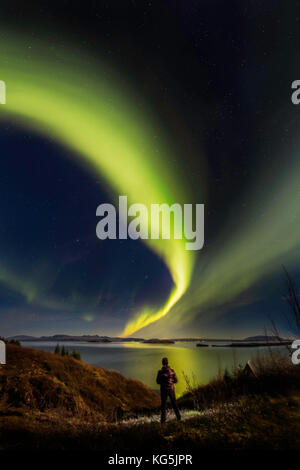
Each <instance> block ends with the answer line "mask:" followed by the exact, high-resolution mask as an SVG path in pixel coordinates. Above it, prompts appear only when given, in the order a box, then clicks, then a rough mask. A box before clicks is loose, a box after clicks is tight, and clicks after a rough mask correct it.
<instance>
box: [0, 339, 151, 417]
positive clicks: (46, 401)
mask: <svg viewBox="0 0 300 470" xmlns="http://www.w3.org/2000/svg"><path fill="white" fill-rule="evenodd" d="M157 406H159V396H158V395H157V394H156V393H155V392H153V391H151V390H150V389H149V388H148V387H147V386H146V385H144V384H142V383H141V382H139V381H137V380H133V379H127V378H125V377H124V376H122V375H121V374H120V373H118V372H116V371H113V370H107V369H104V368H102V367H94V366H89V365H86V364H84V363H83V362H81V361H78V360H76V359H74V358H73V357H70V356H64V357H62V356H59V355H55V354H51V353H47V352H44V351H38V350H34V349H28V348H23V347H20V346H15V345H10V344H8V345H7V364H6V365H2V366H0V413H1V415H2V416H3V415H6V414H7V413H10V414H12V413H13V411H18V413H23V414H24V413H29V412H33V411H36V412H44V413H45V412H49V411H50V410H55V411H56V412H58V411H59V412H60V413H65V414H68V413H69V414H70V415H72V416H73V417H74V416H83V415H86V416H89V415H92V416H93V417H94V418H95V417H97V419H98V420H101V421H113V420H115V419H116V414H118V413H119V414H120V413H126V412H127V413H128V412H135V411H139V410H149V409H152V408H154V407H157Z"/></svg>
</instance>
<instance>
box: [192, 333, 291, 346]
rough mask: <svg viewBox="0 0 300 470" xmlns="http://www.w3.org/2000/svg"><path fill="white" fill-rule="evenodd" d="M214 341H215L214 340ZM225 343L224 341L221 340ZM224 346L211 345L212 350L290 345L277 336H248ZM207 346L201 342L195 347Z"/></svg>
mask: <svg viewBox="0 0 300 470" xmlns="http://www.w3.org/2000/svg"><path fill="white" fill-rule="evenodd" d="M214 341H215V340H214ZM223 341H225V340H223ZM226 341H227V342H226V344H212V345H211V347H213V348H255V347H262V346H286V345H289V344H291V343H292V340H290V339H284V338H279V337H277V336H262V335H260V336H249V337H247V338H244V339H241V340H231V341H230V342H228V340H226ZM208 346H209V344H207V343H204V342H201V343H198V344H197V347H208Z"/></svg>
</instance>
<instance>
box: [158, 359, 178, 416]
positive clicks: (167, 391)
mask: <svg viewBox="0 0 300 470" xmlns="http://www.w3.org/2000/svg"><path fill="white" fill-rule="evenodd" d="M162 365H163V366H162V368H161V369H160V370H159V371H158V373H157V377H156V383H158V384H159V385H160V396H161V423H164V422H165V421H166V405H167V399H168V397H170V400H171V404H172V407H173V410H174V413H175V414H176V418H177V420H178V421H180V419H181V416H180V412H179V409H178V406H177V403H176V397H175V389H174V384H176V383H177V377H176V374H175V372H174V370H173V369H171V367H170V366H169V365H168V359H167V358H166V357H164V358H163V360H162Z"/></svg>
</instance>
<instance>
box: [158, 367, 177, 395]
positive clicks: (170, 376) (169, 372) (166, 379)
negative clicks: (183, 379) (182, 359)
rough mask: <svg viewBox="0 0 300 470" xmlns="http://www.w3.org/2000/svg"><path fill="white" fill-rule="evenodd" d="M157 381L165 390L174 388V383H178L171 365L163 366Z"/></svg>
mask: <svg viewBox="0 0 300 470" xmlns="http://www.w3.org/2000/svg"><path fill="white" fill-rule="evenodd" d="M156 383H157V384H159V385H160V388H161V389H163V390H173V389H174V384H176V383H177V377H176V374H175V371H174V370H173V369H171V367H170V366H163V367H162V368H161V369H160V370H159V371H158V372H157V377H156Z"/></svg>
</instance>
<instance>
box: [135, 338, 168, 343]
mask: <svg viewBox="0 0 300 470" xmlns="http://www.w3.org/2000/svg"><path fill="white" fill-rule="evenodd" d="M142 342H143V343H148V344H174V343H175V341H174V340H172V339H157V338H153V339H145V340H144V341H142Z"/></svg>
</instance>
